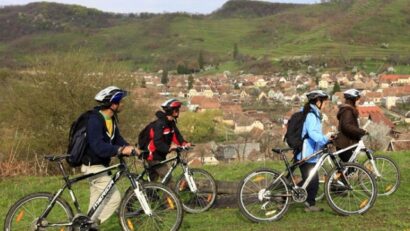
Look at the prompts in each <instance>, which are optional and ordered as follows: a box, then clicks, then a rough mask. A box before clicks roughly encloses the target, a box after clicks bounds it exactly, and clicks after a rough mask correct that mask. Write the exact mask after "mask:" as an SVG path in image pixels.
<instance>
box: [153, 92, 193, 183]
mask: <svg viewBox="0 0 410 231" xmlns="http://www.w3.org/2000/svg"><path fill="white" fill-rule="evenodd" d="M181 105H182V103H181V102H180V101H178V100H177V99H169V100H167V101H165V102H164V103H162V104H161V108H162V109H163V111H157V112H156V113H155V116H156V117H157V120H156V121H155V122H154V123H153V125H152V127H151V128H150V131H149V143H148V151H149V155H148V157H147V161H148V164H149V166H152V165H155V164H158V163H159V162H161V161H162V160H165V159H166V156H167V154H168V153H170V152H171V151H173V150H175V148H177V147H178V146H188V147H189V146H191V144H190V143H189V142H187V141H185V139H184V138H183V137H182V135H181V133H180V131H179V129H178V127H177V125H176V123H177V119H178V117H179V109H180V108H181ZM168 170H169V168H168V165H166V164H163V165H161V166H159V167H156V168H155V169H154V171H151V172H150V179H151V180H153V181H155V180H157V179H158V177H161V178H163V177H164V176H165V174H166V173H167V172H168Z"/></svg>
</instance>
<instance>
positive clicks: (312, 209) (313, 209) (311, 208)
mask: <svg viewBox="0 0 410 231" xmlns="http://www.w3.org/2000/svg"><path fill="white" fill-rule="evenodd" d="M305 206H306V207H305V212H308V213H309V212H322V211H323V208H319V207H317V206H315V205H309V204H308V203H305Z"/></svg>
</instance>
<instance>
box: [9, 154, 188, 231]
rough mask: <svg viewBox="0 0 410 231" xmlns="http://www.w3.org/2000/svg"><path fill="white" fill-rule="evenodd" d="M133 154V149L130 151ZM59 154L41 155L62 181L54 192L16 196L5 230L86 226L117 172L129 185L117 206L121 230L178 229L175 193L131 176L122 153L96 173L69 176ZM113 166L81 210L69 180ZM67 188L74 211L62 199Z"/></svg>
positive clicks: (180, 214)
mask: <svg viewBox="0 0 410 231" xmlns="http://www.w3.org/2000/svg"><path fill="white" fill-rule="evenodd" d="M133 154H134V155H135V152H133ZM66 157H67V155H63V156H46V157H45V159H47V160H48V161H51V162H56V163H57V164H58V167H59V169H60V171H61V173H62V175H63V179H64V182H65V183H64V185H63V187H62V188H60V189H59V190H58V191H57V192H56V193H55V194H52V193H49V192H38V193H32V194H29V195H27V196H25V197H23V198H21V199H20V200H18V201H17V202H16V203H15V204H14V205H13V206H12V207H11V208H10V209H9V211H8V213H7V216H6V220H5V222H4V229H5V230H6V231H21V230H38V231H40V230H41V231H43V230H59V231H62V230H69V231H72V230H80V231H83V230H89V229H90V228H91V226H92V225H93V223H94V221H93V220H94V219H92V218H93V216H94V215H95V213H96V211H97V209H98V208H99V207H100V205H101V204H102V203H103V201H104V199H105V198H106V197H107V195H108V193H109V192H110V190H111V189H112V188H113V187H114V185H115V184H116V183H117V182H118V180H119V179H120V178H121V176H123V175H126V176H127V178H128V179H129V181H130V183H131V186H130V187H129V189H128V190H127V192H126V193H125V196H124V197H123V198H122V200H121V203H120V206H119V208H118V215H119V220H120V224H121V227H122V229H123V230H126V231H129V230H130V231H132V230H178V229H179V227H180V225H181V222H182V219H183V209H182V205H181V202H180V201H179V199H178V197H177V196H176V195H175V193H174V192H173V191H172V190H171V189H169V188H168V187H165V186H164V185H161V184H157V183H146V184H141V183H140V182H138V181H137V180H135V179H134V177H133V174H131V173H130V171H129V170H128V166H127V165H126V163H125V161H124V159H123V157H124V156H123V155H118V158H119V164H115V165H113V166H110V167H108V168H105V169H103V170H101V171H99V172H96V173H90V174H86V175H82V176H78V177H74V178H70V177H69V176H68V175H67V174H66V172H65V170H64V167H63V163H62V162H63V160H65V159H66ZM115 169H116V170H117V171H116V172H115V173H114V174H113V177H112V180H111V181H110V182H109V183H108V184H107V186H106V188H105V189H104V190H103V192H102V193H101V195H100V196H99V198H98V199H97V200H96V201H95V203H94V204H93V206H92V207H91V209H90V211H88V213H87V214H83V213H82V212H81V210H80V205H79V202H78V200H77V198H76V196H75V194H74V192H73V190H72V186H73V184H75V183H77V182H79V181H82V180H84V179H87V178H90V177H93V176H96V175H98V174H101V173H106V172H109V171H112V170H115ZM65 189H68V191H69V194H70V196H71V199H72V202H73V204H74V206H75V209H76V211H75V213H74V212H73V210H72V208H71V206H70V205H69V204H68V202H67V201H66V200H64V199H63V198H62V194H63V192H64V190H65Z"/></svg>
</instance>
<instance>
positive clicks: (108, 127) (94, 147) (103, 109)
mask: <svg viewBox="0 0 410 231" xmlns="http://www.w3.org/2000/svg"><path fill="white" fill-rule="evenodd" d="M126 95H127V92H126V91H124V90H122V89H120V88H118V87H115V86H110V87H107V88H105V89H103V90H101V91H100V92H98V94H97V95H96V96H95V98H94V99H95V100H96V101H97V102H98V103H100V105H99V106H97V107H95V108H94V110H93V113H92V114H91V115H90V116H89V118H88V122H87V144H88V146H87V148H86V151H85V154H84V157H83V159H82V163H83V165H82V166H81V171H82V172H83V173H84V174H89V173H96V172H99V171H101V170H103V169H105V168H106V167H108V166H109V165H110V161H111V157H113V156H115V155H118V154H123V155H130V154H131V153H132V151H133V150H135V148H134V147H133V146H131V145H129V144H128V142H126V141H125V140H124V138H123V137H122V136H121V134H120V130H119V129H118V123H117V117H116V116H117V113H119V112H120V111H121V108H122V103H121V100H122V99H123V98H124V97H125V96H126ZM89 181H90V204H89V209H90V208H91V207H92V205H93V204H94V202H95V201H96V200H97V199H98V197H99V196H100V194H101V193H102V192H103V190H104V189H105V187H106V186H107V184H108V183H109V182H110V181H111V177H110V176H108V174H107V173H104V174H98V175H96V176H94V177H91V178H89ZM120 201H121V194H120V192H119V191H118V189H117V188H116V187H115V186H114V188H112V189H111V191H110V192H109V194H108V195H107V197H106V199H105V200H104V202H103V204H102V205H101V206H100V207H99V208H98V209H97V212H96V213H95V214H96V215H95V217H92V220H93V221H94V222H95V224H94V226H96V225H98V223H100V222H101V223H102V222H104V221H106V220H107V219H108V218H109V217H110V216H111V215H112V214H113V213H114V212H115V210H116V209H117V207H118V206H119V204H120ZM94 226H93V229H92V230H96V227H94Z"/></svg>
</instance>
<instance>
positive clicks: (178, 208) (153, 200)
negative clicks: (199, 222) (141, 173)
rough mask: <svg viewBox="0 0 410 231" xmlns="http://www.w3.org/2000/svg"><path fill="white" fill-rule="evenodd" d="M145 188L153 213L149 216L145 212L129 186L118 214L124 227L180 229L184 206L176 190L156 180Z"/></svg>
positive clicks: (144, 186) (126, 228)
mask: <svg viewBox="0 0 410 231" xmlns="http://www.w3.org/2000/svg"><path fill="white" fill-rule="evenodd" d="M143 190H144V193H145V195H146V197H147V199H148V203H149V205H150V207H151V210H152V212H153V215H151V216H148V215H146V214H145V213H144V211H143V210H142V208H141V205H140V204H139V201H138V199H137V197H136V196H135V194H134V190H133V189H132V188H129V189H128V190H127V192H126V193H125V196H124V198H123V199H122V201H121V204H120V207H119V213H118V216H119V219H120V224H121V227H122V229H123V230H124V231H132V230H135V229H137V230H172V231H175V230H178V229H179V227H180V226H181V223H182V219H183V208H182V204H181V201H180V200H179V198H178V196H177V195H176V194H175V192H173V191H172V189H170V188H168V187H167V186H164V185H162V184H159V183H154V182H150V183H145V184H143ZM165 222H167V223H165Z"/></svg>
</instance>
